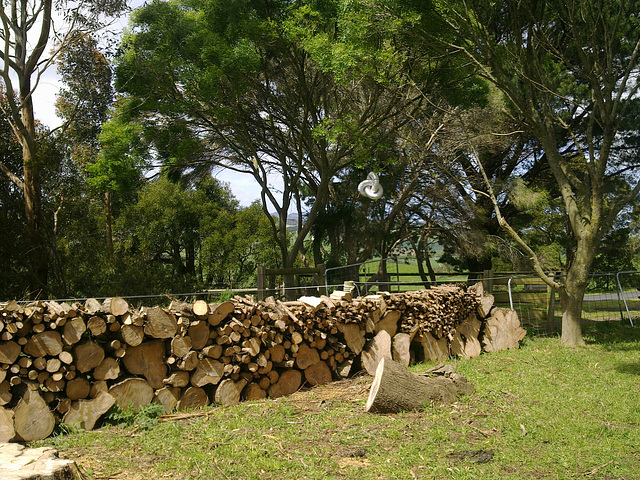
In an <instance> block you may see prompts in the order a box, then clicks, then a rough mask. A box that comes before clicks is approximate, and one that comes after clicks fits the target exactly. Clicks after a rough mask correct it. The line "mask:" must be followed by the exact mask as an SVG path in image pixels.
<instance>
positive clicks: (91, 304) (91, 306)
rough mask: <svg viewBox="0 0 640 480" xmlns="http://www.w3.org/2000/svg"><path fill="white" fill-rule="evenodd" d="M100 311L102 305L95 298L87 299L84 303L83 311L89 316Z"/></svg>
mask: <svg viewBox="0 0 640 480" xmlns="http://www.w3.org/2000/svg"><path fill="white" fill-rule="evenodd" d="M101 310H102V304H101V303H100V302H99V301H98V300H96V299H95V298H87V300H86V301H85V302H84V311H85V312H87V313H88V314H89V315H95V314H96V313H98V312H100V311H101Z"/></svg>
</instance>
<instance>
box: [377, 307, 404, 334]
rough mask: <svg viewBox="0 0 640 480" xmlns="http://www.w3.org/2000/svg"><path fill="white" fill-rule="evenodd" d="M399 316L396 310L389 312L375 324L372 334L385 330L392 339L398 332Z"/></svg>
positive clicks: (399, 313)
mask: <svg viewBox="0 0 640 480" xmlns="http://www.w3.org/2000/svg"><path fill="white" fill-rule="evenodd" d="M401 315H402V313H401V312H399V311H398V310H389V311H388V312H386V313H385V314H384V316H383V317H382V318H381V319H380V321H379V322H377V323H376V324H375V328H374V333H376V334H377V333H378V332H380V330H386V331H387V333H388V334H389V336H390V337H391V338H393V337H394V336H395V334H396V332H397V331H398V320H400V316H401Z"/></svg>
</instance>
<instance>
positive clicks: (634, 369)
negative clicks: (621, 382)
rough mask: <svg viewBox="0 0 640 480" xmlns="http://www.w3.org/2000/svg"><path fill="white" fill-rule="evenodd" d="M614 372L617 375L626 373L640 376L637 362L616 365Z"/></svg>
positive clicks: (639, 364)
mask: <svg viewBox="0 0 640 480" xmlns="http://www.w3.org/2000/svg"><path fill="white" fill-rule="evenodd" d="M616 371H617V372H618V373H626V374H627V375H640V363H639V362H626V363H618V364H617V365H616Z"/></svg>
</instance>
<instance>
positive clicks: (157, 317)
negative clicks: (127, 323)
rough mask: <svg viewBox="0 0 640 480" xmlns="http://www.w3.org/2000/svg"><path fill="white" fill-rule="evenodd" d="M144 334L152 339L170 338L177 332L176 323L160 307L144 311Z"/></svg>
mask: <svg viewBox="0 0 640 480" xmlns="http://www.w3.org/2000/svg"><path fill="white" fill-rule="evenodd" d="M146 314H147V321H146V322H145V324H144V333H145V334H146V335H149V336H150V337H153V338H172V337H173V336H175V334H176V333H177V332H178V322H177V321H176V319H175V317H174V316H173V314H171V313H167V312H166V311H165V310H164V309H163V308H161V307H153V308H148V309H146Z"/></svg>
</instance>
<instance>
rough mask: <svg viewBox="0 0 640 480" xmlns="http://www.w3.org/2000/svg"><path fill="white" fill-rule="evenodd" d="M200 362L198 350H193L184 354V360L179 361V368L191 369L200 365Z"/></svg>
mask: <svg viewBox="0 0 640 480" xmlns="http://www.w3.org/2000/svg"><path fill="white" fill-rule="evenodd" d="M198 363H200V359H199V358H198V352H195V351H193V350H191V351H190V352H189V353H187V354H186V355H185V356H184V358H183V359H182V361H181V362H180V363H178V368H179V369H180V370H186V371H191V370H193V369H194V368H196V367H197V366H198Z"/></svg>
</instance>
